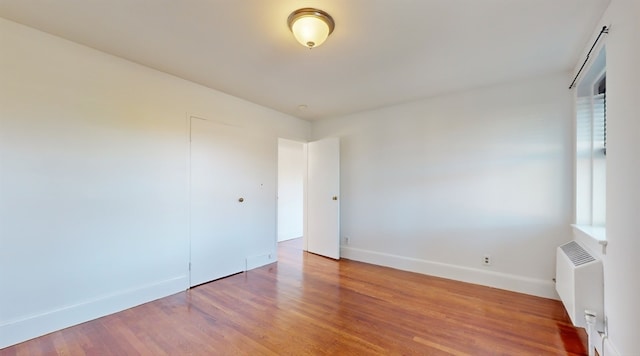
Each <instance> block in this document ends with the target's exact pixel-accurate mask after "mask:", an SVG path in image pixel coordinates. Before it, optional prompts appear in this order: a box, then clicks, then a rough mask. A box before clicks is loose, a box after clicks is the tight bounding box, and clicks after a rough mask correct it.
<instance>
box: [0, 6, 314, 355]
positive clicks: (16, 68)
mask: <svg viewBox="0 0 640 356" xmlns="http://www.w3.org/2000/svg"><path fill="white" fill-rule="evenodd" d="M0 34H1V35H0V48H2V55H0V154H1V156H0V287H1V290H2V292H1V293H0V348H2V347H4V346H7V345H10V344H13V343H16V342H19V341H22V340H24V339H27V338H31V337H35V336H38V335H40V334H42V333H46V332H49V331H52V330H55V329H59V328H62V327H66V326H68V325H72V324H75V323H79V322H82V321H85V320H88V319H92V318H95V317H99V316H101V315H104V314H108V313H111V312H115V311H118V310H122V309H124V308H127V307H130V306H133V305H136V304H139V303H143V302H146V301H149V300H153V299H156V298H159V297H163V296H166V295H169V294H172V293H175V292H178V291H180V290H184V289H185V288H186V287H187V284H188V262H189V235H188V212H187V206H188V204H187V203H188V202H187V197H188V194H187V192H188V180H187V175H188V169H187V163H188V126H187V113H193V114H197V115H200V116H202V117H207V118H213V119H216V120H220V121H228V122H231V121H233V122H234V123H236V124H238V125H243V126H246V127H250V128H253V129H256V130H260V131H262V132H266V133H267V134H268V135H272V136H273V137H274V142H275V137H285V138H290V139H296V140H300V141H305V140H306V139H307V138H308V135H309V131H310V124H309V123H307V122H304V121H301V120H298V119H295V118H292V117H289V116H286V115H283V114H280V113H277V112H274V111H272V110H269V109H266V108H263V107H260V106H257V105H254V104H251V103H248V102H246V101H243V100H240V99H237V98H233V97H230V96H228V95H225V94H222V93H220V92H216V91H214V90H210V89H207V88H205V87H202V86H199V85H196V84H193V83H191V82H187V81H184V80H181V79H178V78H176V77H173V76H170V75H167V74H164V73H161V72H158V71H155V70H151V69H149V68H146V67H142V66H139V65H137V64H134V63H131V62H128V61H125V60H122V59H120V58H117V57H113V56H110V55H107V54H104V53H102V52H98V51H95V50H92V49H89V48H87V47H84V46H80V45H77V44H74V43H71V42H68V41H66V40H62V39H60V38H57V37H54V36H50V35H47V34H44V33H42V32H39V31H36V30H33V29H30V28H27V27H24V26H21V25H18V24H16V23H13V22H10V21H6V20H3V19H0ZM274 149H275V148H274ZM273 175H274V177H275V175H276V162H275V155H274V162H273ZM264 209H269V210H270V211H272V212H273V216H275V211H274V210H275V209H276V204H275V201H274V202H272V203H270V204H269V205H268V206H265V207H264ZM275 233H276V232H275V231H273V235H272V236H273V240H274V241H273V242H272V243H271V246H273V248H275Z"/></svg>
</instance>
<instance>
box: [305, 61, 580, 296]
mask: <svg viewBox="0 0 640 356" xmlns="http://www.w3.org/2000/svg"><path fill="white" fill-rule="evenodd" d="M568 79H569V76H568V75H567V74H565V73H560V74H556V75H550V76H544V77H540V78H537V79H531V80H523V81H520V82H517V83H512V84H508V85H500V86H493V87H487V88H482V89H477V90H472V91H467V92H462V93H457V94H451V95H446V96H441V97H436V98H431V99H425V100H421V101H416V102H412V103H407V104H403V105H398V106H393V107H388V108H383V109H378V110H374V111H369V112H363V113H359V114H354V115H350V116H346V117H339V118H336V119H331V120H327V121H319V122H314V124H313V127H312V136H313V139H320V138H323V137H329V136H339V137H340V142H341V193H342V202H341V221H342V226H341V235H342V237H343V246H342V256H343V257H346V258H352V259H358V260H363V261H367V262H372V263H378V264H384V265H389V266H392V267H396V268H402V269H407V270H412V271H417V272H422V273H428V274H433V275H439V276H443V277H448V278H454V279H459V280H465V281H470V282H474V283H479V284H485V285H491V286H496V287H500V288H505V289H511V290H515V291H522V292H526V293H531V294H536V295H542V296H548V297H557V296H556V294H555V291H554V286H553V283H552V278H553V277H554V276H555V248H556V247H557V246H558V245H559V244H561V243H563V242H565V241H567V240H570V239H571V233H570V229H569V223H570V219H571V211H572V189H571V181H572V178H571V177H572V163H571V162H572V161H571V152H572V145H571V137H572V114H571V113H572V108H571V104H572V101H571V95H570V92H569V91H568V90H567V86H568ZM345 237H349V238H350V244H349V245H348V246H346V245H344V238H345ZM485 254H488V255H490V256H491V258H492V266H490V267H484V266H482V264H481V260H482V257H483V255H485Z"/></svg>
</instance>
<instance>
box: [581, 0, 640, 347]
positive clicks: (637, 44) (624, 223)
mask: <svg viewBox="0 0 640 356" xmlns="http://www.w3.org/2000/svg"><path fill="white" fill-rule="evenodd" d="M639 14H640V2H638V1H637V0H613V1H612V3H611V5H610V6H609V8H608V10H607V12H606V13H605V15H604V16H603V18H602V20H601V23H600V24H599V25H598V27H597V28H595V29H594V35H593V38H595V36H596V34H597V32H599V31H600V29H601V28H602V26H604V25H606V26H610V30H609V34H608V35H607V36H606V51H607V200H606V215H607V223H606V230H607V242H608V245H607V249H606V255H605V256H604V266H605V268H604V275H605V295H604V297H605V314H606V315H607V319H608V340H606V342H605V348H604V350H605V355H604V356H610V355H615V354H618V355H636V354H637V353H638V350H639V349H640V341H639V340H638V336H640V304H639V302H638V301H640V278H639V277H638V271H640V259H638V258H637V256H638V252H640V229H639V225H638V222H639V221H640V144H639V143H640V106H639V105H638V103H640V94H639V93H640V67H639V66H638V64H639V63H640V41H639V40H638V38H640V21H638V16H639ZM591 41H593V39H592V40H591ZM590 46H591V42H589V43H588V46H587V44H585V53H586V51H587V50H588V48H589V47H590Z"/></svg>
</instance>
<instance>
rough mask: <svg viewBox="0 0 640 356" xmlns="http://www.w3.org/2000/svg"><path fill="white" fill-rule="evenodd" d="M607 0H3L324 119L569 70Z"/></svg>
mask: <svg viewBox="0 0 640 356" xmlns="http://www.w3.org/2000/svg"><path fill="white" fill-rule="evenodd" d="M608 3H609V0H348V1H346V0H55V1H47V0H0V16H1V17H4V18H7V19H9V20H13V21H16V22H19V23H22V24H25V25H27V26H31V27H34V28H37V29H40V30H42V31H45V32H49V33H52V34H55V35H58V36H60V37H63V38H67V39H69V40H72V41H75V42H78V43H82V44H84V45H87V46H89V47H93V48H96V49H98V50H101V51H104V52H107V53H111V54H114V55H116V56H120V57H122V58H126V59H129V60H131V61H134V62H137V63H141V64H143V65H146V66H149V67H152V68H155V69H158V70H161V71H163V72H167V73H170V74H173V75H176V76H178V77H182V78H184V79H188V80H191V81H193V82H196V83H200V84H202V85H205V86H207V87H210V88H214V89H217V90H220V91H223V92H226V93H228V94H231V95H234V96H237V97H240V98H244V99H246V100H248V101H251V102H254V103H257V104H260V105H264V106H267V107H270V108H273V109H275V110H278V111H281V112H283V113H287V114H290V115H293V116H296V117H299V118H302V119H306V120H315V119H321V118H326V117H333V116H338V115H343V114H348V113H353V112H357V111H362V110H367V109H372V108H378V107H382V106H386V105H391V104H395V103H400V102H406V101H410V100H415V99H419V98H424V97H429V96H434V95H438V94H441V93H447V92H453V91H457V90H462V89H467V88H471V87H478V86H484V85H489V84H493V83H499V82H505V81H512V80H517V79H521V78H526V77H532V76H536V75H540V74H544V73H548V72H552V71H560V70H570V69H572V68H573V67H574V66H575V64H576V63H577V62H578V61H579V60H580V58H579V56H580V54H581V53H580V52H581V51H582V49H583V48H584V47H585V46H586V45H587V42H588V41H589V40H590V39H589V37H590V35H591V33H592V31H593V30H595V26H596V25H597V21H598V20H599V18H600V17H601V15H602V13H603V12H604V10H605V9H606V7H607V5H608ZM301 7H317V8H320V9H323V10H325V11H327V12H328V13H330V14H331V15H332V16H333V18H334V19H335V22H336V29H335V31H334V33H333V34H332V35H331V36H330V37H329V39H328V40H327V42H325V43H324V44H323V45H322V46H320V47H318V48H315V49H313V50H309V49H306V48H304V47H302V46H301V45H300V44H298V43H297V42H296V41H295V39H294V38H293V36H292V34H291V33H290V32H289V29H288V27H287V24H286V19H287V16H288V15H289V13H291V12H292V11H293V10H296V9H298V8H301ZM567 84H569V83H567ZM302 104H304V105H307V106H308V109H307V110H305V111H301V110H299V109H298V106H299V105H302Z"/></svg>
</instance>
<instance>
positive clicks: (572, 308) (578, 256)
mask: <svg viewBox="0 0 640 356" xmlns="http://www.w3.org/2000/svg"><path fill="white" fill-rule="evenodd" d="M556 291H557V292H558V295H559V296H560V299H561V300H562V303H563V304H564V307H565V308H566V309H567V313H568V314H569V317H570V318H571V321H572V322H573V325H575V326H579V327H583V328H584V327H586V322H585V319H584V312H585V310H589V311H592V312H595V314H596V329H597V330H598V331H604V272H603V268H602V260H601V259H599V258H597V257H595V255H594V254H592V253H590V252H589V251H588V250H587V249H586V248H584V247H583V246H582V245H581V244H580V243H578V242H577V241H570V242H568V243H566V244H564V245H561V246H558V248H557V252H556Z"/></svg>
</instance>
